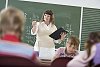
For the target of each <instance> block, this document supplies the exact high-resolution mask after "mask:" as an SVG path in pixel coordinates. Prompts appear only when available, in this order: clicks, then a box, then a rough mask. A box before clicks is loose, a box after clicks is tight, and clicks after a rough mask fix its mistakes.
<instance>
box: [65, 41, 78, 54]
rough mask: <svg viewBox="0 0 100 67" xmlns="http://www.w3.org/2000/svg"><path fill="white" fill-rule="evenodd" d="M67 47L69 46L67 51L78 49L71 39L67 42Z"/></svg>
mask: <svg viewBox="0 0 100 67" xmlns="http://www.w3.org/2000/svg"><path fill="white" fill-rule="evenodd" d="M66 47H67V52H68V53H75V51H76V49H77V48H76V46H74V45H71V41H70V40H69V41H68V42H67V43H66Z"/></svg>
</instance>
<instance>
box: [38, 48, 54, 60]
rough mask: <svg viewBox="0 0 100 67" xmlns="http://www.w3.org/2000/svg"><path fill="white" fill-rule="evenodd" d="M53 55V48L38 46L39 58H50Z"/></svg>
mask: <svg viewBox="0 0 100 67" xmlns="http://www.w3.org/2000/svg"><path fill="white" fill-rule="evenodd" d="M54 55H55V48H45V47H40V49H39V58H40V59H48V60H52V59H53V57H54Z"/></svg>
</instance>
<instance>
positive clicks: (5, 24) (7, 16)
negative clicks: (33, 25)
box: [0, 7, 39, 63]
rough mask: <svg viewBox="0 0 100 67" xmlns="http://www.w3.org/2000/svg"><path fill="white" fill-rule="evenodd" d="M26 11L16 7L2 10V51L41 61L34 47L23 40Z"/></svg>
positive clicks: (0, 44)
mask: <svg viewBox="0 0 100 67" xmlns="http://www.w3.org/2000/svg"><path fill="white" fill-rule="evenodd" d="M24 22H25V16H24V13H23V12H22V11H21V10H19V9H17V8H14V7H8V8H7V9H3V10H1V12H0V36H1V37H0V53H5V54H10V55H16V56H21V57H25V58H28V59H31V60H34V61H35V62H37V63H39V60H38V58H37V57H36V55H35V53H34V50H33V47H32V46H30V45H28V44H26V43H22V42H21V36H22V32H23V24H24Z"/></svg>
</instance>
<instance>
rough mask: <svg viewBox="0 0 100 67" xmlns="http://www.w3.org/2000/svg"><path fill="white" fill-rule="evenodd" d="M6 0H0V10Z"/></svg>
mask: <svg viewBox="0 0 100 67" xmlns="http://www.w3.org/2000/svg"><path fill="white" fill-rule="evenodd" d="M5 5H6V0H0V11H1V9H3V8H5Z"/></svg>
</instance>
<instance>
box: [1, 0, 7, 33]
mask: <svg viewBox="0 0 100 67" xmlns="http://www.w3.org/2000/svg"><path fill="white" fill-rule="evenodd" d="M5 5H6V0H1V1H0V11H1V10H2V9H4V8H5ZM0 34H1V31H0Z"/></svg>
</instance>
